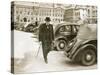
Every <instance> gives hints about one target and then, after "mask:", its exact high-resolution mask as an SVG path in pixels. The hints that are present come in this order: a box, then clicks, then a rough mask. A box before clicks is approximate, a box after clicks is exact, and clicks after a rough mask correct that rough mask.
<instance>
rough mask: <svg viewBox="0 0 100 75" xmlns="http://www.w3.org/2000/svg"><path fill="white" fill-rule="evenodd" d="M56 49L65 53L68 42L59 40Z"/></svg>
mask: <svg viewBox="0 0 100 75" xmlns="http://www.w3.org/2000/svg"><path fill="white" fill-rule="evenodd" d="M56 47H57V50H58V51H63V50H65V49H66V47H67V42H66V41H65V40H63V39H60V40H57V42H56Z"/></svg>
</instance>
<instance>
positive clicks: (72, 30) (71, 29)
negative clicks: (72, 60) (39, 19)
mask: <svg viewBox="0 0 100 75" xmlns="http://www.w3.org/2000/svg"><path fill="white" fill-rule="evenodd" d="M79 26H80V25H78V24H76V23H69V22H65V23H60V24H58V25H57V26H56V27H55V31H54V35H55V42H54V45H55V48H56V50H58V51H62V50H65V49H66V46H67V44H68V42H69V41H71V40H72V39H73V38H75V37H76V35H77V32H78V29H79Z"/></svg>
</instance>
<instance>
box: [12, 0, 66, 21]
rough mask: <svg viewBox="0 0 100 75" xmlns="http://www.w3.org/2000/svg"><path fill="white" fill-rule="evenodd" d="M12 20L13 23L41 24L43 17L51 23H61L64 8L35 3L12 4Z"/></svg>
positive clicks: (56, 5) (57, 5)
mask: <svg viewBox="0 0 100 75" xmlns="http://www.w3.org/2000/svg"><path fill="white" fill-rule="evenodd" d="M12 9H13V10H12V14H13V15H12V18H13V21H14V22H17V23H25V22H32V23H34V22H36V21H38V22H39V23H43V22H44V19H45V17H47V16H48V17H50V18H51V22H52V23H60V22H61V21H63V18H64V17H63V16H64V11H65V9H64V7H63V6H62V5H61V4H53V3H52V4H48V3H37V2H17V1H15V2H13V3H12Z"/></svg>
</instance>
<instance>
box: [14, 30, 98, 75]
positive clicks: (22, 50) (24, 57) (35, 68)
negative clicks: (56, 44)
mask: <svg viewBox="0 0 100 75" xmlns="http://www.w3.org/2000/svg"><path fill="white" fill-rule="evenodd" d="M14 32H15V34H14V37H15V38H14V39H15V42H14V58H15V60H14V61H15V64H14V68H15V73H34V72H35V73H36V72H54V71H68V70H86V69H95V68H97V65H96V64H95V65H92V66H81V65H79V64H77V63H75V62H72V61H71V60H69V59H68V58H67V57H66V56H65V55H64V52H63V51H51V52H49V54H48V64H46V63H45V62H44V59H43V55H42V49H41V47H40V49H39V53H38V48H39V46H40V45H39V42H38V39H37V38H36V37H35V35H33V34H31V33H25V32H21V31H14Z"/></svg>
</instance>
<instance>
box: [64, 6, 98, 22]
mask: <svg viewBox="0 0 100 75" xmlns="http://www.w3.org/2000/svg"><path fill="white" fill-rule="evenodd" d="M84 18H85V19H87V20H88V22H89V23H97V7H96V6H88V5H84V6H82V5H72V6H71V7H70V8H66V10H65V14H64V20H65V21H68V22H78V21H80V20H82V19H84Z"/></svg>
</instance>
